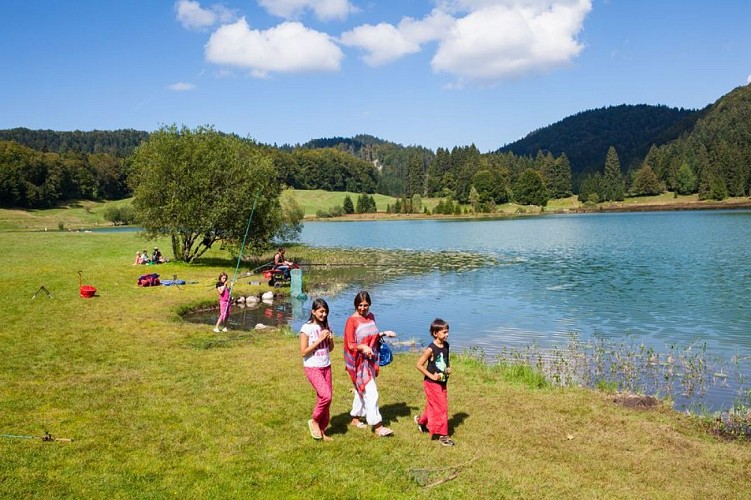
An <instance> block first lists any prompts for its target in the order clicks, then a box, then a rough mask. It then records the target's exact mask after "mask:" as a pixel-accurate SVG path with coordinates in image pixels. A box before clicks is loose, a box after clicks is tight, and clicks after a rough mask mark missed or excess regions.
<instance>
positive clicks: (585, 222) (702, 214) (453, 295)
mask: <svg viewBox="0 0 751 500" xmlns="http://www.w3.org/2000/svg"><path fill="white" fill-rule="evenodd" d="M301 241H302V242H303V243H305V244H307V245H312V246H322V247H346V248H377V249H403V250H419V251H430V252H435V253H436V254H435V258H436V259H437V260H440V259H441V252H466V253H473V254H480V255H482V256H484V258H485V259H486V261H487V264H486V265H485V266H480V267H477V266H474V267H472V266H470V267H468V268H461V267H460V268H454V269H450V270H439V269H435V268H434V266H433V263H432V262H430V260H429V259H428V260H424V259H415V260H414V261H410V262H404V266H405V267H409V268H411V269H413V270H419V271H420V272H417V273H414V274H407V275H397V276H395V277H389V274H388V273H381V272H379V271H378V269H377V268H375V270H373V268H371V269H369V270H368V269H365V270H364V271H363V272H364V273H369V274H370V275H369V276H367V279H365V278H364V279H363V280H362V281H357V280H353V282H352V284H351V286H348V287H345V288H344V289H343V290H342V289H338V290H337V292H336V293H331V294H329V295H327V294H323V297H324V298H325V299H326V300H327V302H328V303H329V305H330V308H331V317H330V321H331V324H332V327H333V328H334V329H335V330H336V331H337V332H338V333H339V334H341V332H342V330H343V326H344V321H345V320H346V317H347V316H348V315H349V314H351V312H352V310H353V304H352V300H353V297H354V294H355V293H356V292H357V291H358V290H359V289H360V287H362V286H367V287H368V291H369V292H370V295H371V298H372V300H373V306H372V311H373V312H374V314H375V315H376V318H377V322H378V325H379V327H380V328H381V329H390V330H394V331H396V332H398V334H399V337H400V338H401V339H402V340H409V339H415V340H416V341H417V343H418V344H426V343H427V342H429V335H428V333H427V331H428V327H429V325H430V322H431V321H432V320H433V318H435V317H441V318H443V319H445V320H446V321H448V322H449V323H450V325H451V336H450V341H451V345H452V350H454V351H461V350H464V349H468V348H471V347H475V348H478V349H481V350H482V352H484V353H485V355H486V357H492V356H497V355H498V354H503V353H504V352H506V353H507V351H508V350H512V351H513V350H515V351H519V350H522V351H526V352H527V353H529V352H530V346H534V349H536V350H538V351H540V352H543V354H544V357H545V359H547V360H548V361H550V360H551V359H553V362H555V358H556V354H555V353H556V352H558V353H559V354H560V348H561V346H567V345H570V343H571V339H572V334H576V337H577V338H578V339H579V344H578V345H579V349H583V350H589V352H590V355H591V356H593V357H597V358H601V357H602V354H603V352H604V351H608V350H611V348H612V346H620V351H621V354H618V353H617V352H615V351H616V350H618V349H612V351H613V352H611V354H610V358H608V360H607V361H606V365H607V366H606V368H605V370H606V371H607V369H611V370H615V369H616V368H617V366H615V365H619V366H620V368H622V369H624V370H626V371H628V370H631V371H636V372H637V373H636V374H633V373H632V374H631V375H626V377H627V378H628V377H632V378H633V379H634V380H635V381H636V382H641V383H642V384H643V385H646V387H645V388H644V390H646V391H655V392H663V393H664V392H665V389H664V388H661V387H658V386H654V387H651V388H650V384H659V383H660V381H659V379H660V378H664V377H666V376H667V375H666V373H668V372H669V374H670V375H671V376H674V377H675V387H671V388H670V391H671V392H672V393H673V397H674V399H675V402H676V405H677V406H678V407H681V406H690V405H692V404H696V402H697V399H695V397H696V394H695V393H692V390H691V389H692V387H691V385H692V382H690V381H689V382H686V380H689V379H690V378H691V377H695V378H696V377H698V378H699V379H700V382H701V384H702V385H703V386H705V389H703V390H701V391H699V392H701V394H699V396H700V397H701V398H702V399H701V401H700V403H699V404H701V405H703V406H705V407H709V408H715V409H718V408H727V407H729V406H731V405H732V403H733V401H734V400H735V399H736V398H738V397H739V396H743V395H745V391H746V390H747V384H746V382H745V375H744V374H749V372H750V371H751V370H749V368H751V306H750V305H749V297H751V267H749V264H750V263H751V245H750V243H751V211H748V210H734V211H690V212H649V213H621V214H608V213H605V214H578V215H549V216H544V217H521V218H506V219H502V220H472V221H467V220H461V221H459V220H447V221H439V220H414V221H362V222H346V223H343V222H308V223H305V227H304V229H303V232H302V236H301ZM421 268H422V269H421ZM305 272H309V273H315V272H316V268H310V269H308V270H306V271H305ZM309 302H310V299H309V300H308V301H307V303H305V304H303V306H302V308H300V307H298V308H297V309H298V313H297V314H295V315H294V317H293V319H292V328H293V329H297V328H299V326H300V325H301V323H302V321H303V319H307V312H308V308H309ZM604 346H609V347H604ZM536 352H537V351H536ZM628 353H630V354H628ZM631 355H634V356H635V357H640V358H641V361H638V360H637V361H636V362H633V363H632V365H629V362H628V359H626V358H628V356H631ZM640 363H641V364H640ZM696 365H701V366H700V367H699V368H700V369H701V370H702V372H701V373H699V372H698V371H697V370H699V368H697V366H696ZM624 367H625V368H624ZM650 370H653V371H654V372H655V373H654V374H652V376H653V377H655V378H656V379H657V380H652V381H650V380H649V374H648V373H647V372H649V371H650ZM599 375H602V373H600V374H599ZM621 376H623V375H621ZM687 385H688V386H689V387H688V388H687ZM635 388H636V389H639V386H638V385H637V386H635ZM694 388H695V387H694Z"/></svg>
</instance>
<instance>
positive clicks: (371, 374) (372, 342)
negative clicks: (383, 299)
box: [344, 291, 396, 437]
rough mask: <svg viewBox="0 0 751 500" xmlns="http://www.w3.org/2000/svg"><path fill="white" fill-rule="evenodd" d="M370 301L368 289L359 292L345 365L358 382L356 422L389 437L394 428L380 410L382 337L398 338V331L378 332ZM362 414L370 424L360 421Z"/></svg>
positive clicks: (346, 338) (346, 342) (350, 322)
mask: <svg viewBox="0 0 751 500" xmlns="http://www.w3.org/2000/svg"><path fill="white" fill-rule="evenodd" d="M370 304H371V301H370V295H369V294H368V292H365V291H362V292H359V293H358V294H357V295H355V312H354V313H353V314H352V316H350V317H349V318H347V322H346V324H345V325H344V364H345V367H346V368H347V373H349V376H350V378H351V379H352V383H353V384H354V385H355V397H354V400H353V401H352V411H351V412H350V415H351V416H352V425H354V426H356V427H358V428H360V429H364V428H366V427H367V426H368V425H371V426H373V432H375V435H376V436H378V437H385V436H390V435H391V434H393V433H394V431H392V430H391V429H389V428H388V427H385V426H384V425H383V421H382V420H383V419H382V418H381V412H380V410H379V409H378V387H377V386H376V377H377V376H378V370H379V366H378V348H379V344H380V342H381V338H382V337H395V336H396V333H394V332H392V331H384V332H379V331H378V327H377V326H376V323H375V316H373V314H372V313H371V312H370ZM362 417H365V421H366V422H367V424H366V423H365V422H363V421H362V420H360V419H361V418H362Z"/></svg>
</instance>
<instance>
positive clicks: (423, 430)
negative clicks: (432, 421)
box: [414, 415, 428, 434]
mask: <svg viewBox="0 0 751 500" xmlns="http://www.w3.org/2000/svg"><path fill="white" fill-rule="evenodd" d="M414 421H415V424H417V430H418V431H420V432H421V433H423V434H425V433H426V432H428V428H427V427H425V425H423V424H421V423H420V415H415V418H414Z"/></svg>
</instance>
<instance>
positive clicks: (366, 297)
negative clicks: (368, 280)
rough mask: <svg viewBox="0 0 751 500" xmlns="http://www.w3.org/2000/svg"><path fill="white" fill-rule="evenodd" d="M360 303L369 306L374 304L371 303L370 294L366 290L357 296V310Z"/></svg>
mask: <svg viewBox="0 0 751 500" xmlns="http://www.w3.org/2000/svg"><path fill="white" fill-rule="evenodd" d="M360 302H367V303H368V305H371V304H372V303H373V302H371V301H370V294H369V293H368V292H366V291H365V290H363V291H362V292H359V293H358V294H357V295H355V309H357V306H359V305H360Z"/></svg>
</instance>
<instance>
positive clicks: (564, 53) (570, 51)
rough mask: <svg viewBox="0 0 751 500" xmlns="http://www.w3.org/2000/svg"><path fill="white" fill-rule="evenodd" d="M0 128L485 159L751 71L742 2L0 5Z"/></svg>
mask: <svg viewBox="0 0 751 500" xmlns="http://www.w3.org/2000/svg"><path fill="white" fill-rule="evenodd" d="M0 50H1V51H2V54H3V64H2V65H1V69H0V80H1V81H2V87H0V129H5V128H14V127H28V128H32V129H52V130H94V129H98V130H114V129H121V128H133V129H138V130H146V131H152V130H155V129H157V128H159V127H160V126H162V125H165V124H177V125H186V126H189V127H191V128H192V127H195V126H198V125H213V126H214V127H215V128H216V129H218V130H221V131H224V132H234V133H237V134H239V135H241V136H243V137H246V136H247V137H252V138H254V139H256V140H257V141H260V142H263V143H269V144H278V145H281V144H285V143H288V144H296V143H303V142H306V141H308V140H309V139H314V138H320V137H334V136H343V137H351V136H353V135H356V134H361V133H362V134H371V135H374V136H377V137H380V138H382V139H385V140H388V141H393V142H396V143H400V144H403V145H421V146H425V147H428V148H431V149H436V148H438V147H447V148H451V147H453V146H463V145H468V144H472V143H474V144H475V145H477V147H478V148H479V149H480V150H481V151H483V152H485V151H491V150H495V149H497V148H499V147H501V146H503V145H504V144H507V143H509V142H512V141H515V140H516V139H519V138H521V137H523V136H525V135H526V134H528V133H529V132H531V131H533V130H535V129H538V128H541V127H545V126H547V125H550V124H552V123H555V122H557V121H559V120H562V119H563V118H566V117H567V116H570V115H572V114H575V113H578V112H580V111H585V110H588V109H595V108H600V107H603V106H611V105H613V106H615V105H619V104H624V103H625V104H655V105H656V104H663V105H667V106H671V107H683V108H702V107H704V106H706V105H708V104H710V103H712V102H714V101H715V100H717V99H718V98H720V97H721V96H722V95H724V94H726V93H728V92H730V91H731V90H732V89H733V88H735V87H738V86H741V85H747V84H748V83H749V82H750V81H751V2H749V1H748V0H717V1H708V0H680V1H677V0H662V1H660V0H650V1H647V0H432V1H431V0H422V1H418V0H389V1H376V0H247V1H246V0H226V1H222V2H213V1H203V0H198V1H192V0H179V1H171V0H169V1H168V0H130V1H109V0H93V1H90V0H75V1H72V2H61V1H59V0H43V1H38V0H4V1H3V3H2V6H0Z"/></svg>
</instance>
